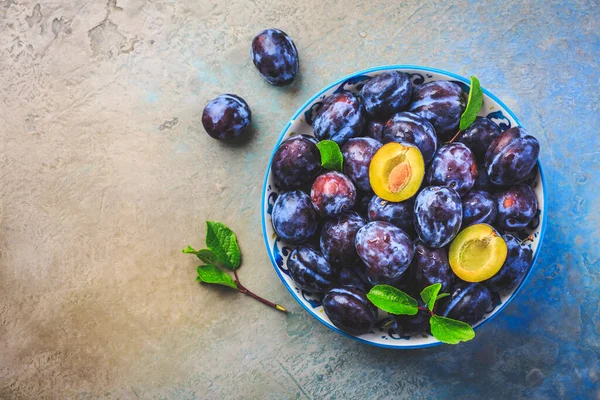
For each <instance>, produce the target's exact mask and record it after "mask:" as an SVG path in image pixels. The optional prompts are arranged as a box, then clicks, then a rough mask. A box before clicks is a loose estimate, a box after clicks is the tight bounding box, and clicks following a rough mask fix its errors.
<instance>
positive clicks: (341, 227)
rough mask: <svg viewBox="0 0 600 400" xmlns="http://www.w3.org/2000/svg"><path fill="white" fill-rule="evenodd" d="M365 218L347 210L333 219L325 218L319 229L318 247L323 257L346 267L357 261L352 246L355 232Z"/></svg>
mask: <svg viewBox="0 0 600 400" xmlns="http://www.w3.org/2000/svg"><path fill="white" fill-rule="evenodd" d="M366 223H367V222H366V221H365V219H364V218H363V217H362V216H360V215H359V214H358V213H356V212H354V211H348V212H345V213H343V214H342V215H340V216H339V217H338V218H336V219H334V220H327V221H325V224H324V225H323V229H322V230H321V238H320V242H319V243H320V247H321V252H322V253H323V255H324V256H325V258H326V259H327V260H328V261H329V262H330V263H331V264H333V265H337V266H341V267H348V266H351V265H353V264H354V263H356V262H357V261H358V254H357V253H356V248H355V246H354V242H355V238H356V233H357V232H358V230H359V229H360V228H362V227H363V226H365V224H366Z"/></svg>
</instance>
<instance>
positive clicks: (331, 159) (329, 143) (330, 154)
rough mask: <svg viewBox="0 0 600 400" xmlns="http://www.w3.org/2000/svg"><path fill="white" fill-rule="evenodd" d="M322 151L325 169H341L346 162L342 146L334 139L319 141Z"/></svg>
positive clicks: (319, 147) (318, 144) (322, 162)
mask: <svg viewBox="0 0 600 400" xmlns="http://www.w3.org/2000/svg"><path fill="white" fill-rule="evenodd" d="M317 147H318V149H319V152H320V153H321V166H322V167H323V168H325V169H329V170H334V171H341V170H342V165H343V163H344V156H343V155H342V151H341V150H340V146H339V145H338V144H337V143H336V142H334V141H333V140H321V141H320V142H319V143H317Z"/></svg>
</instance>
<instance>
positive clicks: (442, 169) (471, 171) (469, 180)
mask: <svg viewBox="0 0 600 400" xmlns="http://www.w3.org/2000/svg"><path fill="white" fill-rule="evenodd" d="M476 178H477V164H476V163H475V157H473V153H471V150H469V148H468V147H467V146H465V145H464V144H462V143H457V142H454V143H450V144H447V145H445V146H443V147H440V148H439V149H438V151H437V152H436V153H435V156H434V157H433V161H432V162H431V166H430V168H429V172H428V173H427V183H429V184H430V185H437V186H448V187H450V188H452V189H454V190H456V192H457V193H458V194H459V195H461V196H462V195H464V194H465V193H467V192H468V191H469V190H471V188H472V187H473V185H474V184H475V179H476Z"/></svg>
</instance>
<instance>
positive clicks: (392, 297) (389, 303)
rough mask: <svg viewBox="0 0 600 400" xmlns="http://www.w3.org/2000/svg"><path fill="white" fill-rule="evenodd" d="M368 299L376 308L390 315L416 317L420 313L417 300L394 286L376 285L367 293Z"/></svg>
mask: <svg viewBox="0 0 600 400" xmlns="http://www.w3.org/2000/svg"><path fill="white" fill-rule="evenodd" d="M367 298H368V299H369V300H370V301H371V303H373V304H375V306H377V307H378V308H381V309H382V310H383V311H387V312H388V313H390V314H396V315H415V314H416V313H417V312H418V311H419V309H418V308H417V306H418V303H417V300H415V299H413V298H412V297H410V296H409V295H407V294H406V293H404V292H403V291H402V290H400V289H396V288H395V287H393V286H389V285H375V286H373V288H372V289H371V290H370V291H369V293H367Z"/></svg>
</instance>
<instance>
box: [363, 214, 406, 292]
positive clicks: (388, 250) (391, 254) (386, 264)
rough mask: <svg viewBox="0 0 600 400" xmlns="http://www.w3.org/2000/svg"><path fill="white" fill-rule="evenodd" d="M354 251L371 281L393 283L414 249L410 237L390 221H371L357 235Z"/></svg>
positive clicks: (400, 274) (402, 270)
mask: <svg viewBox="0 0 600 400" xmlns="http://www.w3.org/2000/svg"><path fill="white" fill-rule="evenodd" d="M356 251H357V253H358V255H359V257H360V258H361V260H362V261H363V262H364V263H365V265H366V266H367V278H368V279H369V282H371V283H372V284H374V285H375V284H394V283H396V282H398V281H399V280H400V278H402V275H403V274H404V272H405V271H406V269H407V268H408V266H409V265H410V262H411V261H412V258H413V254H414V250H413V244H412V241H411V239H410V237H409V236H408V235H407V234H406V232H404V231H403V230H402V229H400V228H398V227H396V226H394V225H392V224H390V223H389V222H382V221H374V222H369V223H368V224H367V225H365V226H363V227H362V228H361V229H360V230H359V231H358V233H357V234H356Z"/></svg>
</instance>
